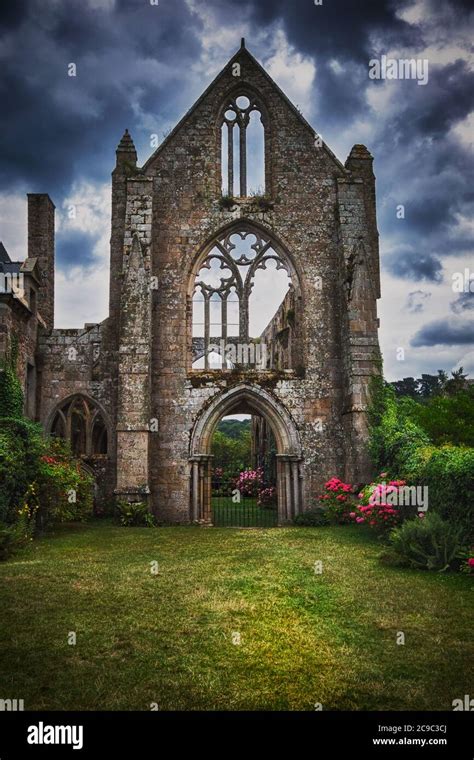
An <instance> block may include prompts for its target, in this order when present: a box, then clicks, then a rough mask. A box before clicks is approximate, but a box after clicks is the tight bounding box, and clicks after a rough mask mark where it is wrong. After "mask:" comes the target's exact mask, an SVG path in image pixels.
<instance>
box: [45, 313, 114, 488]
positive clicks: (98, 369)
mask: <svg viewBox="0 0 474 760" xmlns="http://www.w3.org/2000/svg"><path fill="white" fill-rule="evenodd" d="M104 333H106V325H105V323H102V324H100V325H93V326H90V327H88V328H85V329H71V330H58V329H56V330H53V331H52V332H51V333H50V334H49V335H46V334H45V335H42V336H41V337H40V339H39V346H38V348H39V357H38V359H39V361H38V386H39V387H38V398H39V401H40V404H39V407H38V418H39V421H40V422H41V423H42V424H43V426H44V428H45V430H46V432H49V426H50V424H51V422H52V417H53V415H54V412H55V410H56V409H57V408H58V406H60V404H61V403H62V402H63V401H64V400H65V399H67V398H68V397H69V396H72V395H74V394H78V393H79V394H84V395H86V396H88V397H89V398H91V399H92V400H94V401H95V402H97V404H98V405H99V406H100V407H101V408H102V409H103V410H104V412H105V417H106V420H105V421H106V422H108V423H109V429H108V447H109V450H108V456H107V458H106V459H104V457H97V458H96V459H97V461H93V458H92V460H90V459H88V460H86V462H87V463H88V464H89V465H90V466H92V467H93V469H94V470H96V471H97V472H98V473H100V479H99V481H98V482H99V487H100V488H99V495H100V496H101V497H103V498H104V499H112V497H113V491H114V488H115V478H116V466H115V459H116V447H115V431H114V429H113V422H112V421H113V419H114V413H115V409H114V393H113V388H114V378H113V375H112V374H111V372H110V364H111V356H110V354H109V352H108V347H107V345H106V343H104V339H103V338H104Z"/></svg>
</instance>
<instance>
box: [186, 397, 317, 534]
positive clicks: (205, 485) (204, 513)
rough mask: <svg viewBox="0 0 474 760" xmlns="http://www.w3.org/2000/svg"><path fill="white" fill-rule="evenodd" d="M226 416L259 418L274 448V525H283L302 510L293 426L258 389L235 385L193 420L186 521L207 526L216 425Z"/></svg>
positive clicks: (281, 408) (280, 408)
mask: <svg viewBox="0 0 474 760" xmlns="http://www.w3.org/2000/svg"><path fill="white" fill-rule="evenodd" d="M230 414H234V415H236V414H240V415H251V416H252V417H257V418H259V419H262V420H263V421H264V423H265V425H268V427H269V428H270V430H271V433H272V436H273V439H274V445H275V490H276V494H275V497H276V498H275V500H276V515H277V517H276V523H277V524H278V525H284V524H286V523H289V522H291V521H292V520H293V518H294V517H295V516H296V515H297V514H299V513H300V512H302V511H303V504H302V493H303V487H302V486H303V483H302V481H303V477H304V473H303V466H302V456H301V447H300V443H299V437H298V433H297V430H296V426H295V424H294V422H293V420H292V418H291V416H290V415H289V413H288V411H287V410H286V409H285V407H284V406H283V405H282V404H281V402H280V401H278V400H277V399H276V398H275V397H274V396H273V395H272V394H270V393H269V392H268V391H267V390H265V389H264V388H261V387H260V386H251V385H249V384H247V383H241V384H239V385H236V386H234V387H233V388H231V389H229V390H225V391H222V392H221V393H218V394H217V395H216V396H215V397H214V398H213V399H212V401H211V402H210V403H209V405H208V406H207V408H206V409H205V410H204V411H203V412H202V413H201V414H200V416H199V418H198V419H197V421H196V423H195V425H194V428H193V432H192V435H191V446H190V457H189V461H190V481H191V487H190V518H191V521H192V522H196V523H200V524H207V525H212V524H213V523H212V515H213V512H212V497H213V478H214V468H213V454H212V438H213V434H214V431H215V429H216V426H217V424H218V422H219V420H221V419H222V418H223V417H224V416H227V415H230Z"/></svg>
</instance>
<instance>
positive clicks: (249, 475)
mask: <svg viewBox="0 0 474 760" xmlns="http://www.w3.org/2000/svg"><path fill="white" fill-rule="evenodd" d="M235 487H236V488H237V490H238V491H240V494H241V495H242V496H258V495H259V493H260V491H261V490H262V489H263V488H264V487H265V483H264V478H263V469H262V467H257V469H256V470H250V469H249V470H243V471H242V472H240V473H239V477H238V478H236V481H235Z"/></svg>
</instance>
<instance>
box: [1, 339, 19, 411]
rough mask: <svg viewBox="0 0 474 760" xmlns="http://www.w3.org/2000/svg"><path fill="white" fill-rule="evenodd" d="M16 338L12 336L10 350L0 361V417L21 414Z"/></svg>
mask: <svg viewBox="0 0 474 760" xmlns="http://www.w3.org/2000/svg"><path fill="white" fill-rule="evenodd" d="M17 361H18V338H17V337H16V336H13V337H12V340H11V345H10V351H9V352H8V354H7V355H6V357H5V359H3V360H2V361H1V362H0V417H15V418H19V417H22V416H23V402H24V399H23V389H22V387H21V383H20V380H19V379H18V375H17V373H16V366H17Z"/></svg>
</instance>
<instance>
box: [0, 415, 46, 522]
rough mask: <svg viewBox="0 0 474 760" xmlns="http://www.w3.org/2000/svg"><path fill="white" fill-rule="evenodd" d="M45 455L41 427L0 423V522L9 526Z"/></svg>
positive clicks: (21, 422)
mask: <svg viewBox="0 0 474 760" xmlns="http://www.w3.org/2000/svg"><path fill="white" fill-rule="evenodd" d="M45 453H46V443H45V440H44V439H43V437H42V432H41V427H40V426H39V425H36V424H35V423H33V422H30V421H29V420H26V419H23V420H21V419H15V418H10V417H9V418H5V417H4V418H2V419H0V521H1V522H4V523H6V524H11V523H13V522H15V521H16V519H17V510H18V507H19V505H20V503H21V501H22V499H23V497H24V495H25V494H26V492H27V490H28V487H29V486H30V484H31V483H33V482H34V481H35V480H36V478H37V476H38V469H39V463H40V457H41V456H42V455H43V454H45Z"/></svg>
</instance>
